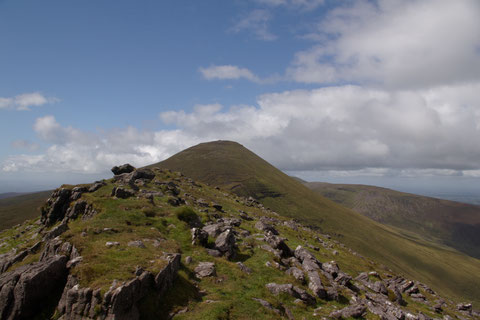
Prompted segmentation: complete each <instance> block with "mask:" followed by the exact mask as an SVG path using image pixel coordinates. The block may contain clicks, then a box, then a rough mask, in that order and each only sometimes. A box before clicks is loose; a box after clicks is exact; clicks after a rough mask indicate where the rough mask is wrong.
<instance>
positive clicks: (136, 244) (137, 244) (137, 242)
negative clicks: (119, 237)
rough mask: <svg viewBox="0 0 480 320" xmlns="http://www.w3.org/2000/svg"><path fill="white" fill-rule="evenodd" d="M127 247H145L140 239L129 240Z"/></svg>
mask: <svg viewBox="0 0 480 320" xmlns="http://www.w3.org/2000/svg"><path fill="white" fill-rule="evenodd" d="M127 245H128V246H129V247H137V248H142V249H145V248H146V247H145V244H144V243H143V241H142V240H134V241H130V242H129V243H128V244H127Z"/></svg>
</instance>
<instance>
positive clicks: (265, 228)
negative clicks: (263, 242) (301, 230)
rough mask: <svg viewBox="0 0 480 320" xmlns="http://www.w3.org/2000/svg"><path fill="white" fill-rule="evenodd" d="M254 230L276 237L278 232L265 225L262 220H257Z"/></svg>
mask: <svg viewBox="0 0 480 320" xmlns="http://www.w3.org/2000/svg"><path fill="white" fill-rule="evenodd" d="M255 228H256V229H258V230H260V231H265V232H266V231H270V232H271V233H273V234H274V235H278V231H277V230H276V229H275V228H274V227H273V226H272V225H270V224H268V223H265V222H263V221H262V220H259V221H257V223H255Z"/></svg>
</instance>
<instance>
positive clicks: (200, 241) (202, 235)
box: [191, 228, 208, 247]
mask: <svg viewBox="0 0 480 320" xmlns="http://www.w3.org/2000/svg"><path fill="white" fill-rule="evenodd" d="M191 234H192V245H200V246H203V247H205V246H206V245H207V244H208V233H207V232H206V231H205V230H203V229H200V228H192V229H191Z"/></svg>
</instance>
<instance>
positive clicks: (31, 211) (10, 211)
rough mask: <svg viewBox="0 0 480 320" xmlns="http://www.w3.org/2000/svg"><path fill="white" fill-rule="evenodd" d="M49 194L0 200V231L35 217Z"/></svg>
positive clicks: (26, 195) (45, 192) (33, 194)
mask: <svg viewBox="0 0 480 320" xmlns="http://www.w3.org/2000/svg"><path fill="white" fill-rule="evenodd" d="M51 193H52V191H41V192H35V193H29V194H23V195H19V196H15V197H8V198H4V199H0V230H4V229H7V228H10V227H12V226H14V225H16V224H18V223H22V222H24V221H25V220H28V219H33V218H35V217H37V216H38V215H39V214H40V210H39V208H40V207H41V206H42V205H43V204H44V202H45V200H46V199H47V198H48V197H49V196H50V194H51Z"/></svg>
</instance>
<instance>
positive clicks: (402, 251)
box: [150, 141, 480, 301]
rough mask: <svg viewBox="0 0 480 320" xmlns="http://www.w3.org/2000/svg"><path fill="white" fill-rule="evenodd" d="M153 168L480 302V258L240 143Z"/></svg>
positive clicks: (207, 146) (209, 147)
mask: <svg viewBox="0 0 480 320" xmlns="http://www.w3.org/2000/svg"><path fill="white" fill-rule="evenodd" d="M150 167H152V168H154V167H158V168H168V169H171V170H175V171H181V172H183V173H184V174H185V175H187V176H189V177H192V178H193V179H195V180H198V181H201V182H204V183H208V184H210V185H218V186H221V187H223V188H226V189H228V190H231V191H233V192H234V193H236V194H237V195H240V196H253V197H255V198H256V199H259V200H260V201H261V202H262V203H263V204H264V205H265V206H266V207H269V208H271V209H273V210H275V211H276V212H278V213H279V214H281V215H284V216H287V217H293V218H297V219H301V220H302V221H303V222H304V223H306V224H308V225H311V226H313V227H317V228H320V230H322V232H325V233H329V234H331V235H332V236H334V237H335V239H338V240H340V241H342V242H343V243H345V244H346V245H348V246H350V247H352V248H354V249H355V250H357V251H358V252H360V253H361V254H362V255H365V256H367V257H370V258H373V259H375V260H377V261H379V262H381V263H384V264H385V265H387V266H389V267H390V268H392V269H394V270H396V271H397V272H401V273H403V274H405V275H407V276H409V277H412V278H416V279H419V280H421V281H423V282H426V283H428V284H430V285H431V286H432V287H434V288H435V289H436V290H438V291H440V292H443V293H444V294H447V295H450V296H453V297H457V298H468V299H472V300H474V301H480V298H479V297H480V272H479V270H480V261H479V260H477V259H475V258H472V257H469V256H466V255H465V254H463V253H460V252H458V251H456V250H454V249H452V248H450V247H447V246H442V245H439V244H437V243H434V242H430V241H426V240H424V239H422V238H420V237H418V236H416V235H415V234H413V233H412V234H410V233H406V232H405V231H403V230H399V229H396V228H393V227H388V226H384V225H381V224H380V223H377V222H375V221H372V220H371V219H369V218H367V217H364V216H362V215H360V214H358V213H356V212H354V211H352V210H350V209H347V208H345V207H343V206H340V205H339V204H337V203H334V202H333V201H331V200H328V199H326V198H324V197H322V196H320V195H318V194H316V193H315V192H313V191H312V190H310V189H308V188H307V187H306V186H304V185H303V184H302V183H301V182H299V181H297V180H296V179H293V178H291V177H289V176H287V175H286V174H284V173H282V172H281V171H280V170H278V169H276V168H275V167H273V166H272V165H270V164H269V163H267V162H266V161H265V160H263V159H261V158H260V157H258V156H257V155H255V154H254V153H252V152H251V151H249V150H248V149H246V148H245V147H243V146H242V145H240V144H238V143H235V142H229V141H217V142H210V143H202V144H199V145H197V146H194V147H191V148H189V149H186V150H184V151H182V152H180V153H178V154H176V155H174V156H172V157H170V158H169V159H167V160H165V161H163V162H160V163H158V164H154V165H151V166H150Z"/></svg>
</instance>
